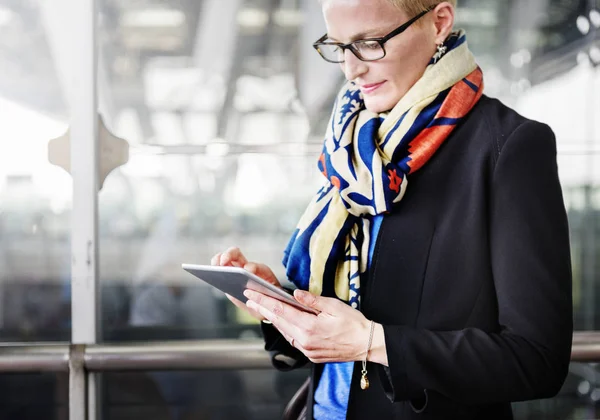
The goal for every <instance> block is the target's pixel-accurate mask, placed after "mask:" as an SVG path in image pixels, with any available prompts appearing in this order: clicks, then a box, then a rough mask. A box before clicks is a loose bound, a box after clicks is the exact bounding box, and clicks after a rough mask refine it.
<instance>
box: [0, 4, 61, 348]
mask: <svg viewBox="0 0 600 420" xmlns="http://www.w3.org/2000/svg"><path fill="white" fill-rule="evenodd" d="M43 3H44V2H42V1H37V0H36V1H27V2H13V1H1V2H0V38H1V39H2V42H1V45H0V134H1V135H0V137H1V139H2V140H1V141H0V267H2V269H1V270H0V341H42V340H43V341H54V340H68V339H69V337H70V320H71V310H70V291H69V289H70V259H69V255H70V243H69V236H70V220H71V194H72V184H71V178H70V176H69V174H67V173H66V172H65V171H64V170H63V169H61V168H59V167H56V166H54V165H52V164H50V163H49V158H48V143H49V140H50V139H51V138H54V137H57V136H60V135H62V134H63V133H64V132H65V131H66V120H67V112H66V104H65V103H64V100H63V88H62V85H61V83H60V82H61V81H62V80H64V79H63V78H62V77H63V76H64V75H63V74H61V70H63V69H64V64H65V63H64V62H63V61H61V60H62V59H65V58H66V52H67V48H68V47H67V45H63V44H60V43H59V42H58V41H60V39H61V37H60V34H58V33H54V32H53V30H54V29H56V27H57V26H60V23H59V22H57V21H56V20H55V18H56V17H57V16H56V15H55V13H51V12H49V11H48V10H47V9H46V8H45V7H43V6H44V4H43ZM58 19H59V20H60V19H61V16H60V15H59V16H58Z"/></svg>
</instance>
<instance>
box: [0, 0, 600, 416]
mask: <svg viewBox="0 0 600 420" xmlns="http://www.w3.org/2000/svg"><path fill="white" fill-rule="evenodd" d="M67 3H68V2H66V1H64V0H62V1H59V0H56V1H52V2H50V1H47V0H46V1H45V0H0V267H1V269H0V341H2V342H7V343H8V342H38V341H67V342H68V341H69V340H70V337H71V304H70V302H71V292H70V290H71V289H70V281H71V275H70V268H71V262H70V255H71V248H70V232H71V221H72V219H71V211H72V192H73V191H72V179H71V176H70V175H69V174H68V173H67V172H66V171H65V170H64V169H62V168H60V167H58V166H55V165H53V164H51V163H50V159H49V150H50V149H52V147H51V146H49V145H50V144H51V142H50V140H51V139H54V138H56V137H59V136H61V135H63V134H64V133H65V132H66V131H67V128H68V127H67V125H68V121H69V118H70V115H71V107H70V104H69V103H68V100H67V98H69V97H70V96H71V95H70V93H71V92H70V89H74V87H73V86H72V84H70V83H69V80H70V77H71V75H72V72H73V66H72V63H73V60H74V57H73V54H72V51H71V50H70V48H69V42H68V41H69V39H68V37H69V36H70V35H69V32H68V30H67V29H68V28H65V26H64V24H63V17H64V16H65V15H67V14H68V10H65V6H66V4H67ZM457 18H458V24H457V26H458V27H462V28H464V29H466V31H467V35H468V42H469V44H470V46H471V49H472V50H473V51H474V53H475V55H476V57H477V59H478V62H479V64H480V66H481V67H482V69H483V71H484V74H485V77H486V94H487V95H489V96H493V97H497V98H499V99H501V100H502V101H503V102H504V103H506V104H507V105H509V106H512V107H514V108H515V109H516V110H518V111H519V112H520V113H522V114H523V115H525V116H526V117H529V118H533V119H537V120H540V121H543V122H545V123H547V124H549V125H550V126H551V127H552V129H553V130H554V132H555V133H556V136H557V142H558V150H559V156H558V161H559V171H560V176H561V182H562V185H563V191H564V195H565V201H566V205H567V210H568V214H569V218H570V225H571V241H572V253H573V255H572V257H573V275H574V278H573V280H574V283H573V288H574V289H573V292H574V305H575V328H576V329H577V330H590V331H592V330H597V329H600V311H598V310H596V308H597V306H598V305H597V303H598V299H597V298H596V296H598V297H599V299H600V294H599V293H600V290H598V285H599V284H600V282H599V279H598V277H599V274H600V271H599V269H600V267H599V266H598V263H597V261H600V259H599V258H598V257H599V256H600V255H599V254H600V218H599V216H600V213H599V209H600V188H599V185H600V165H598V163H600V162H599V161H598V160H599V159H598V158H599V152H600V70H599V65H600V0H528V1H516V0H459V9H458V14H457ZM324 32H325V27H324V23H323V19H322V16H321V10H320V7H319V4H318V2H317V0H227V1H223V0H99V13H98V34H97V41H98V45H97V48H98V54H99V58H98V69H97V86H98V95H99V111H100V115H101V117H102V121H103V123H104V125H105V126H106V128H107V129H108V130H109V131H110V132H112V133H113V134H114V135H115V136H117V137H120V138H122V139H125V140H126V141H127V143H128V145H129V161H128V162H127V163H126V164H125V165H123V166H121V167H119V168H117V169H115V170H114V171H112V172H111V173H110V174H109V175H108V177H107V178H106V180H105V181H104V184H103V187H102V189H101V191H100V193H99V218H100V225H99V235H100V262H99V264H100V283H101V294H102V306H101V330H102V333H101V335H102V340H103V341H104V342H125V341H140V340H178V339H205V338H239V339H248V338H257V337H259V329H258V326H257V325H256V324H255V323H254V322H252V321H251V320H250V319H248V318H247V317H245V316H244V315H243V314H241V313H240V312H238V311H237V310H235V308H234V307H233V306H232V305H230V304H228V302H227V301H226V300H224V299H223V298H222V296H220V295H219V294H216V293H213V291H212V290H211V289H209V288H207V287H203V286H202V285H200V284H198V282H197V281H196V280H195V278H194V277H192V276H190V275H189V274H187V273H185V272H184V271H182V270H181V268H180V265H181V263H182V262H191V263H200V264H202V263H208V262H209V261H210V257H211V256H212V255H213V254H215V253H216V252H218V251H222V250H223V249H225V248H227V247H229V246H232V245H236V246H239V247H240V248H241V249H242V250H243V251H244V252H245V253H246V254H247V255H248V257H249V258H250V259H251V260H258V261H263V262H265V263H267V264H269V265H270V266H271V267H273V269H274V270H275V272H276V274H277V275H278V276H279V278H284V272H283V267H282V265H281V262H280V261H281V258H282V251H283V248H284V246H285V244H286V243H287V240H288V238H289V236H290V234H291V232H292V231H293V229H294V227H295V225H296V222H297V220H298V218H299V216H300V215H301V214H302V211H303V210H304V208H305V206H306V204H307V202H308V200H309V199H310V198H311V197H312V195H313V194H314V192H315V191H316V190H317V188H318V185H319V183H320V175H319V172H318V170H317V168H316V161H317V158H318V154H319V152H320V148H321V143H322V140H323V133H324V131H325V125H326V122H327V120H328V118H329V112H330V107H331V105H332V101H333V98H334V96H335V94H336V93H337V91H338V89H339V88H340V86H341V84H342V82H343V75H342V73H341V72H340V71H339V68H338V67H337V66H336V65H331V64H328V63H325V62H324V61H322V60H321V58H320V57H319V56H318V55H317V54H316V52H315V51H314V50H313V49H312V47H311V44H312V42H313V41H314V40H316V39H317V38H319V37H320V36H321V35H322V34H323V33H324ZM306 375H307V371H299V372H293V373H287V374H282V373H278V372H274V371H271V370H265V371H234V372H232V371H228V372H224V371H223V372H219V371H211V372H147V373H110V374H103V375H102V377H103V380H102V387H103V391H104V392H103V397H102V398H103V402H102V404H103V407H104V409H103V413H102V417H103V418H105V419H111V420H113V419H121V418H144V419H191V418H194V419H221V418H223V419H233V418H235V419H277V418H280V416H281V412H282V410H283V407H284V405H285V403H286V402H287V400H288V399H289V398H290V397H291V395H292V394H293V392H294V391H295V389H296V388H297V387H298V386H299V385H300V383H301V382H302V381H303V379H304V378H305V377H306ZM67 390H68V378H66V377H64V375H60V374H56V375H54V374H36V375H33V374H32V375H8V374H1V375H0V419H15V418H19V419H62V418H66V417H65V415H66V413H67V410H66V406H67V403H68V392H67ZM599 407H600V376H599V372H598V370H597V369H596V366H595V365H593V364H590V365H584V364H572V366H571V372H570V374H569V377H568V379H567V382H566V383H565V386H564V388H563V390H562V391H561V393H560V395H559V396H557V397H556V398H554V399H551V400H544V401H534V402H528V403H518V404H515V405H514V411H515V418H516V419H518V420H525V419H527V420H534V419H536V420H537V419H591V418H596V417H599V416H600V414H597V413H598V412H599V411H600V410H599V409H598V408H599ZM140 413H142V414H140Z"/></svg>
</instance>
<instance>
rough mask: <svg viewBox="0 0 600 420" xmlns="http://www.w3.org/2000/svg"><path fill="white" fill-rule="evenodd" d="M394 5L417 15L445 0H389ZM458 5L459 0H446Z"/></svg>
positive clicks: (408, 13)
mask: <svg viewBox="0 0 600 420" xmlns="http://www.w3.org/2000/svg"><path fill="white" fill-rule="evenodd" d="M388 1H389V2H390V3H392V4H393V5H394V6H396V7H397V8H399V9H400V10H402V11H404V12H405V13H406V14H407V15H408V16H416V15H418V14H419V13H421V12H422V11H423V10H427V8H429V7H432V6H436V5H438V4H440V3H443V0H388ZM446 2H448V3H450V4H451V5H452V6H454V7H456V3H457V0H446Z"/></svg>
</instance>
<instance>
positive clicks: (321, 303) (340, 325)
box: [244, 290, 370, 363]
mask: <svg viewBox="0 0 600 420" xmlns="http://www.w3.org/2000/svg"><path fill="white" fill-rule="evenodd" d="M244 294H245V295H246V297H247V298H248V302H247V306H248V307H249V308H250V309H252V310H253V311H255V312H257V313H259V314H260V315H262V316H263V317H264V318H266V319H268V320H269V321H270V322H272V323H273V325H274V326H275V327H276V328H277V329H278V330H279V331H280V332H281V333H282V334H283V336H284V337H285V338H286V339H287V340H288V341H289V342H290V343H291V344H292V346H294V347H296V348H297V349H299V350H300V351H302V353H304V355H305V356H306V357H308V358H309V359H310V360H311V361H312V362H314V363H325V362H351V361H358V360H364V359H365V357H366V355H367V344H368V340H369V334H370V321H369V320H367V319H366V318H365V317H364V315H363V314H362V313H361V312H359V311H357V310H356V309H352V308H351V307H350V306H349V305H347V304H345V303H343V302H341V301H339V300H337V299H332V298H325V297H321V296H315V295H312V294H310V293H308V292H304V291H301V290H296V291H295V292H294V297H295V298H296V300H298V302H300V303H303V304H304V305H307V306H310V307H312V308H314V309H316V310H318V311H320V313H319V315H312V314H309V313H307V312H304V311H302V310H299V309H296V308H294V307H293V306H291V305H288V304H285V303H283V302H281V301H279V300H277V299H273V298H271V297H268V296H265V295H263V294H261V293H258V292H255V291H252V290H246V291H245V292H244Z"/></svg>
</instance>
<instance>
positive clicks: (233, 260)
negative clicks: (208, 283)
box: [210, 247, 248, 267]
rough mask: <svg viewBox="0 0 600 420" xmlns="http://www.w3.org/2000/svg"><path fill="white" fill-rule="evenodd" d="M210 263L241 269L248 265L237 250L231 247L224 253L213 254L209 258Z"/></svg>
mask: <svg viewBox="0 0 600 420" xmlns="http://www.w3.org/2000/svg"><path fill="white" fill-rule="evenodd" d="M210 263H211V265H220V266H223V267H227V266H231V267H243V266H245V265H246V264H248V260H247V259H246V257H245V256H244V254H243V253H242V251H241V250H240V249H239V248H237V247H231V248H229V249H227V250H226V251H225V252H220V253H218V254H215V255H214V256H213V257H212V258H211V260H210Z"/></svg>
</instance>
